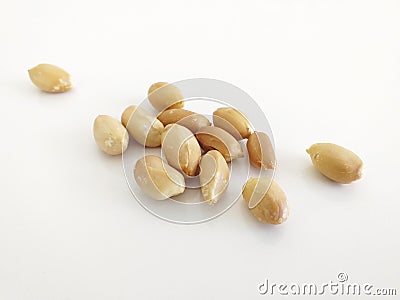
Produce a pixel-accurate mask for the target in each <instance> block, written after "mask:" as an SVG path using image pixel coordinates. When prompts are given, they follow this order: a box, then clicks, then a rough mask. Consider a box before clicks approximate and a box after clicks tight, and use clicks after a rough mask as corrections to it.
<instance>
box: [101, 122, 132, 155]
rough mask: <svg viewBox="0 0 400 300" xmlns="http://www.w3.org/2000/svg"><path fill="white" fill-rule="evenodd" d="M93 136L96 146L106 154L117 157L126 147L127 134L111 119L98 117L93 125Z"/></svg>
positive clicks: (118, 123)
mask: <svg viewBox="0 0 400 300" xmlns="http://www.w3.org/2000/svg"><path fill="white" fill-rule="evenodd" d="M93 135H94V139H95V141H96V144H97V145H98V146H99V148H100V149H101V150H102V151H104V152H105V153H107V154H110V155H119V154H121V153H122V152H124V151H125V150H126V148H127V147H128V143H129V135H128V132H127V131H126V129H125V127H124V126H122V124H121V123H120V122H119V121H118V120H117V119H114V118H113V117H110V116H106V115H99V116H98V117H97V118H96V119H95V120H94V123H93Z"/></svg>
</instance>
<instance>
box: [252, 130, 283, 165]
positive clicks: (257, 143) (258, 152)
mask: <svg viewBox="0 0 400 300" xmlns="http://www.w3.org/2000/svg"><path fill="white" fill-rule="evenodd" d="M246 146H247V153H248V154H249V160H250V163H251V164H252V165H253V166H255V167H257V168H260V169H264V170H266V169H275V166H276V159H275V152H274V148H273V147H272V144H271V140H270V139H269V136H268V135H267V134H265V133H264V132H257V131H256V132H253V133H252V134H251V135H250V136H249V139H248V140H247V145H246Z"/></svg>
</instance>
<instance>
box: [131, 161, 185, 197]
mask: <svg viewBox="0 0 400 300" xmlns="http://www.w3.org/2000/svg"><path fill="white" fill-rule="evenodd" d="M134 177H135V180H136V183H137V184H138V186H139V187H140V188H141V189H142V191H143V192H144V193H145V194H147V195H148V196H149V197H151V198H153V199H155V200H164V199H167V198H170V197H173V196H176V195H179V194H182V193H183V192H184V191H185V179H184V178H183V175H182V174H181V173H179V172H178V171H177V170H175V169H174V168H172V167H171V166H169V165H168V164H167V163H166V162H164V161H163V160H162V159H161V157H159V156H155V155H148V156H145V157H143V158H141V159H139V160H138V161H137V162H136V165H135V169H134Z"/></svg>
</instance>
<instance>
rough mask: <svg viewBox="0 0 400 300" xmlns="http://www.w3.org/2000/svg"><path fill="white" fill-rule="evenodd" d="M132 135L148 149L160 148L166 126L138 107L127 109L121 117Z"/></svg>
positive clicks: (132, 106) (133, 106)
mask: <svg viewBox="0 0 400 300" xmlns="http://www.w3.org/2000/svg"><path fill="white" fill-rule="evenodd" d="M121 121H122V124H123V125H124V126H125V127H126V129H127V130H128V132H129V133H130V135H131V136H132V137H133V138H134V139H135V140H136V141H137V142H138V143H140V144H142V145H144V146H146V147H159V146H160V145H161V133H162V132H163V131H164V125H163V124H162V123H161V122H160V121H159V120H158V119H157V118H155V117H153V116H152V115H151V114H150V113H149V112H148V111H146V110H145V109H143V108H141V107H137V106H136V105H131V106H129V107H127V108H126V109H125V110H124V112H123V113H122V116H121Z"/></svg>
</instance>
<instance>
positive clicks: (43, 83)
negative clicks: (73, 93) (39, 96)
mask: <svg viewBox="0 0 400 300" xmlns="http://www.w3.org/2000/svg"><path fill="white" fill-rule="evenodd" d="M28 73H29V77H30V79H31V81H32V82H33V84H34V85H36V87H38V88H39V89H40V90H42V91H44V92H48V93H62V92H66V91H69V90H70V89H71V88H72V83H71V76H70V75H69V74H68V73H67V72H66V71H65V70H63V69H61V68H60V67H57V66H54V65H50V64H39V65H37V66H36V67H34V68H32V69H30V70H28Z"/></svg>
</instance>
